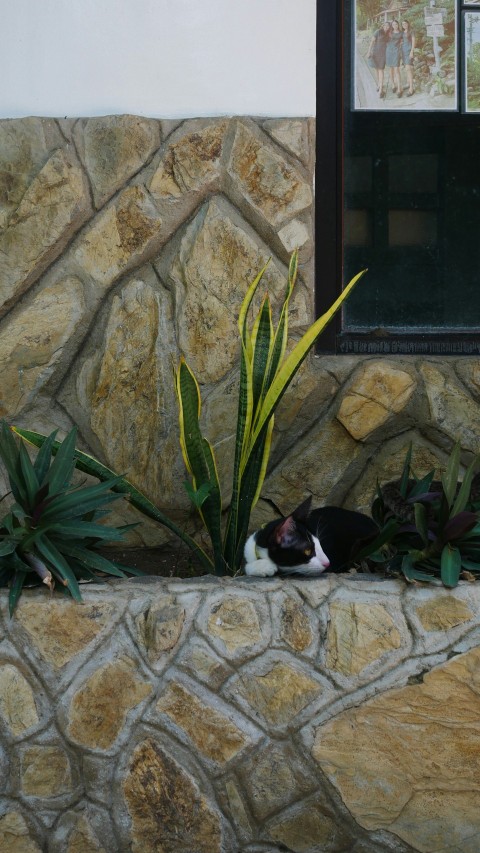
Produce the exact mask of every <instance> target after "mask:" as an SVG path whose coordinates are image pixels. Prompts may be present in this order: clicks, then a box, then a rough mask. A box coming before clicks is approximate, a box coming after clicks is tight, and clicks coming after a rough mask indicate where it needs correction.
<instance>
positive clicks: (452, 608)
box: [416, 595, 474, 631]
mask: <svg viewBox="0 0 480 853" xmlns="http://www.w3.org/2000/svg"><path fill="white" fill-rule="evenodd" d="M416 614H417V616H418V618H419V619H420V622H421V623H422V626H423V628H425V631H448V630H449V629H450V628H455V626H456V625H462V624H463V623H464V622H468V621H469V620H470V619H473V617H474V613H473V612H472V611H471V610H470V608H469V607H468V606H467V604H466V603H465V602H464V601H461V599H459V598H456V597H455V596H454V595H449V596H443V595H436V596H435V597H434V598H431V599H429V601H426V602H425V603H424V604H420V605H419V606H418V607H417V608H416Z"/></svg>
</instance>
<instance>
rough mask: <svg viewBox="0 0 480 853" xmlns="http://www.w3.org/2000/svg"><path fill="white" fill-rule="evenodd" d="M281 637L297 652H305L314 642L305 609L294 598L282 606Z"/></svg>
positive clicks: (287, 599) (287, 600)
mask: <svg viewBox="0 0 480 853" xmlns="http://www.w3.org/2000/svg"><path fill="white" fill-rule="evenodd" d="M281 619H282V622H281V636H282V638H283V639H284V640H285V642H286V643H288V645H289V646H291V648H292V649H295V651H296V652H303V651H305V649H307V648H308V647H309V646H310V645H311V643H312V642H313V633H312V628H311V625H310V621H309V619H308V615H307V613H306V611H305V608H304V607H302V606H301V604H299V603H298V601H296V600H295V599H294V598H286V599H285V601H284V603H283V606H282V616H281Z"/></svg>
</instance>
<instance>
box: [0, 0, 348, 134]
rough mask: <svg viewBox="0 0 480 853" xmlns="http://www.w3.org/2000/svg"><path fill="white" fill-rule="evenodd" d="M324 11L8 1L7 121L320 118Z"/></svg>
mask: <svg viewBox="0 0 480 853" xmlns="http://www.w3.org/2000/svg"><path fill="white" fill-rule="evenodd" d="M321 2H332V0H321ZM315 6H316V3H315V0H0V20H1V32H2V47H1V51H0V117H1V118H15V117H18V116H26V115H40V116H82V115H83V116H93V115H105V114H111V113H112V114H113V113H115V114H118V113H126V112H128V113H135V114H138V115H145V116H151V117H153V118H155V117H165V118H178V117H185V116H202V115H209V116H212V115H242V114H249V115H270V116H289V115H290V116H292V115H314V114H315ZM219 69H220V70H219Z"/></svg>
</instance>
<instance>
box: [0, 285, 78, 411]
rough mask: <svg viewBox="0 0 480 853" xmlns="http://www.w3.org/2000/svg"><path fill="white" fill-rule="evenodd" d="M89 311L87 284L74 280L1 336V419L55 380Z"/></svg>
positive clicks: (46, 293)
mask: <svg viewBox="0 0 480 853" xmlns="http://www.w3.org/2000/svg"><path fill="white" fill-rule="evenodd" d="M84 310H85V301H84V296H83V288H82V283H81V282H80V281H79V279H77V278H74V277H69V278H66V279H62V280H60V281H58V282H56V283H55V284H53V285H51V286H50V287H46V288H44V289H43V290H41V291H40V292H39V293H37V295H36V296H35V297H34V299H33V300H32V301H31V302H30V303H29V304H28V305H26V306H25V307H23V308H22V309H21V310H20V311H19V312H18V313H17V314H15V315H14V316H13V317H12V319H11V320H10V322H9V324H8V325H6V326H5V327H4V328H3V330H2V331H1V332H0V364H1V365H2V385H1V388H0V416H1V417H7V418H8V417H12V416H13V415H15V414H16V413H17V412H19V411H20V410H21V409H22V408H23V407H24V406H25V405H26V404H27V403H31V402H32V399H33V398H34V396H35V394H36V393H37V392H38V391H39V390H40V389H41V388H42V386H43V385H45V383H46V382H47V380H48V379H49V378H50V376H51V374H52V372H53V370H54V369H55V366H56V365H57V363H58V362H59V361H60V359H61V357H62V352H63V348H64V346H65V344H66V343H67V342H68V341H69V339H70V337H71V336H72V334H73V333H74V332H75V329H76V327H77V325H78V323H79V322H80V320H81V318H82V315H83V312H84Z"/></svg>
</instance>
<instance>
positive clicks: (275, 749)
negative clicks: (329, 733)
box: [240, 741, 317, 821]
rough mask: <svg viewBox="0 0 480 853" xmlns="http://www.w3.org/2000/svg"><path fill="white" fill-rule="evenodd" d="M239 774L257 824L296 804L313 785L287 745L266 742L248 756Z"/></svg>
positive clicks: (295, 755) (297, 757)
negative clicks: (291, 804)
mask: <svg viewBox="0 0 480 853" xmlns="http://www.w3.org/2000/svg"><path fill="white" fill-rule="evenodd" d="M240 773H241V775H242V779H243V788H244V790H245V791H246V792H247V795H248V798H249V800H250V804H251V808H252V811H253V813H254V815H255V817H256V818H257V820H259V821H263V820H265V818H267V817H268V816H269V815H271V814H272V813H273V812H278V811H279V810H280V809H281V808H285V807H286V806H288V805H289V804H290V803H293V802H296V801H298V800H299V799H300V798H301V797H302V796H304V795H305V794H307V793H309V792H310V791H312V790H313V789H314V788H315V787H316V785H317V780H316V779H313V778H312V776H311V775H310V773H309V772H308V771H307V769H306V767H305V765H304V764H303V763H302V762H301V761H300V760H299V756H298V754H297V753H296V751H295V749H294V748H293V747H292V745H291V744H289V743H275V742H273V741H269V742H268V743H267V745H266V746H265V747H264V748H263V749H258V750H256V751H255V752H254V753H253V755H251V756H250V757H249V759H248V760H247V762H246V763H245V764H244V765H243V766H242V768H241V769H240Z"/></svg>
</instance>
